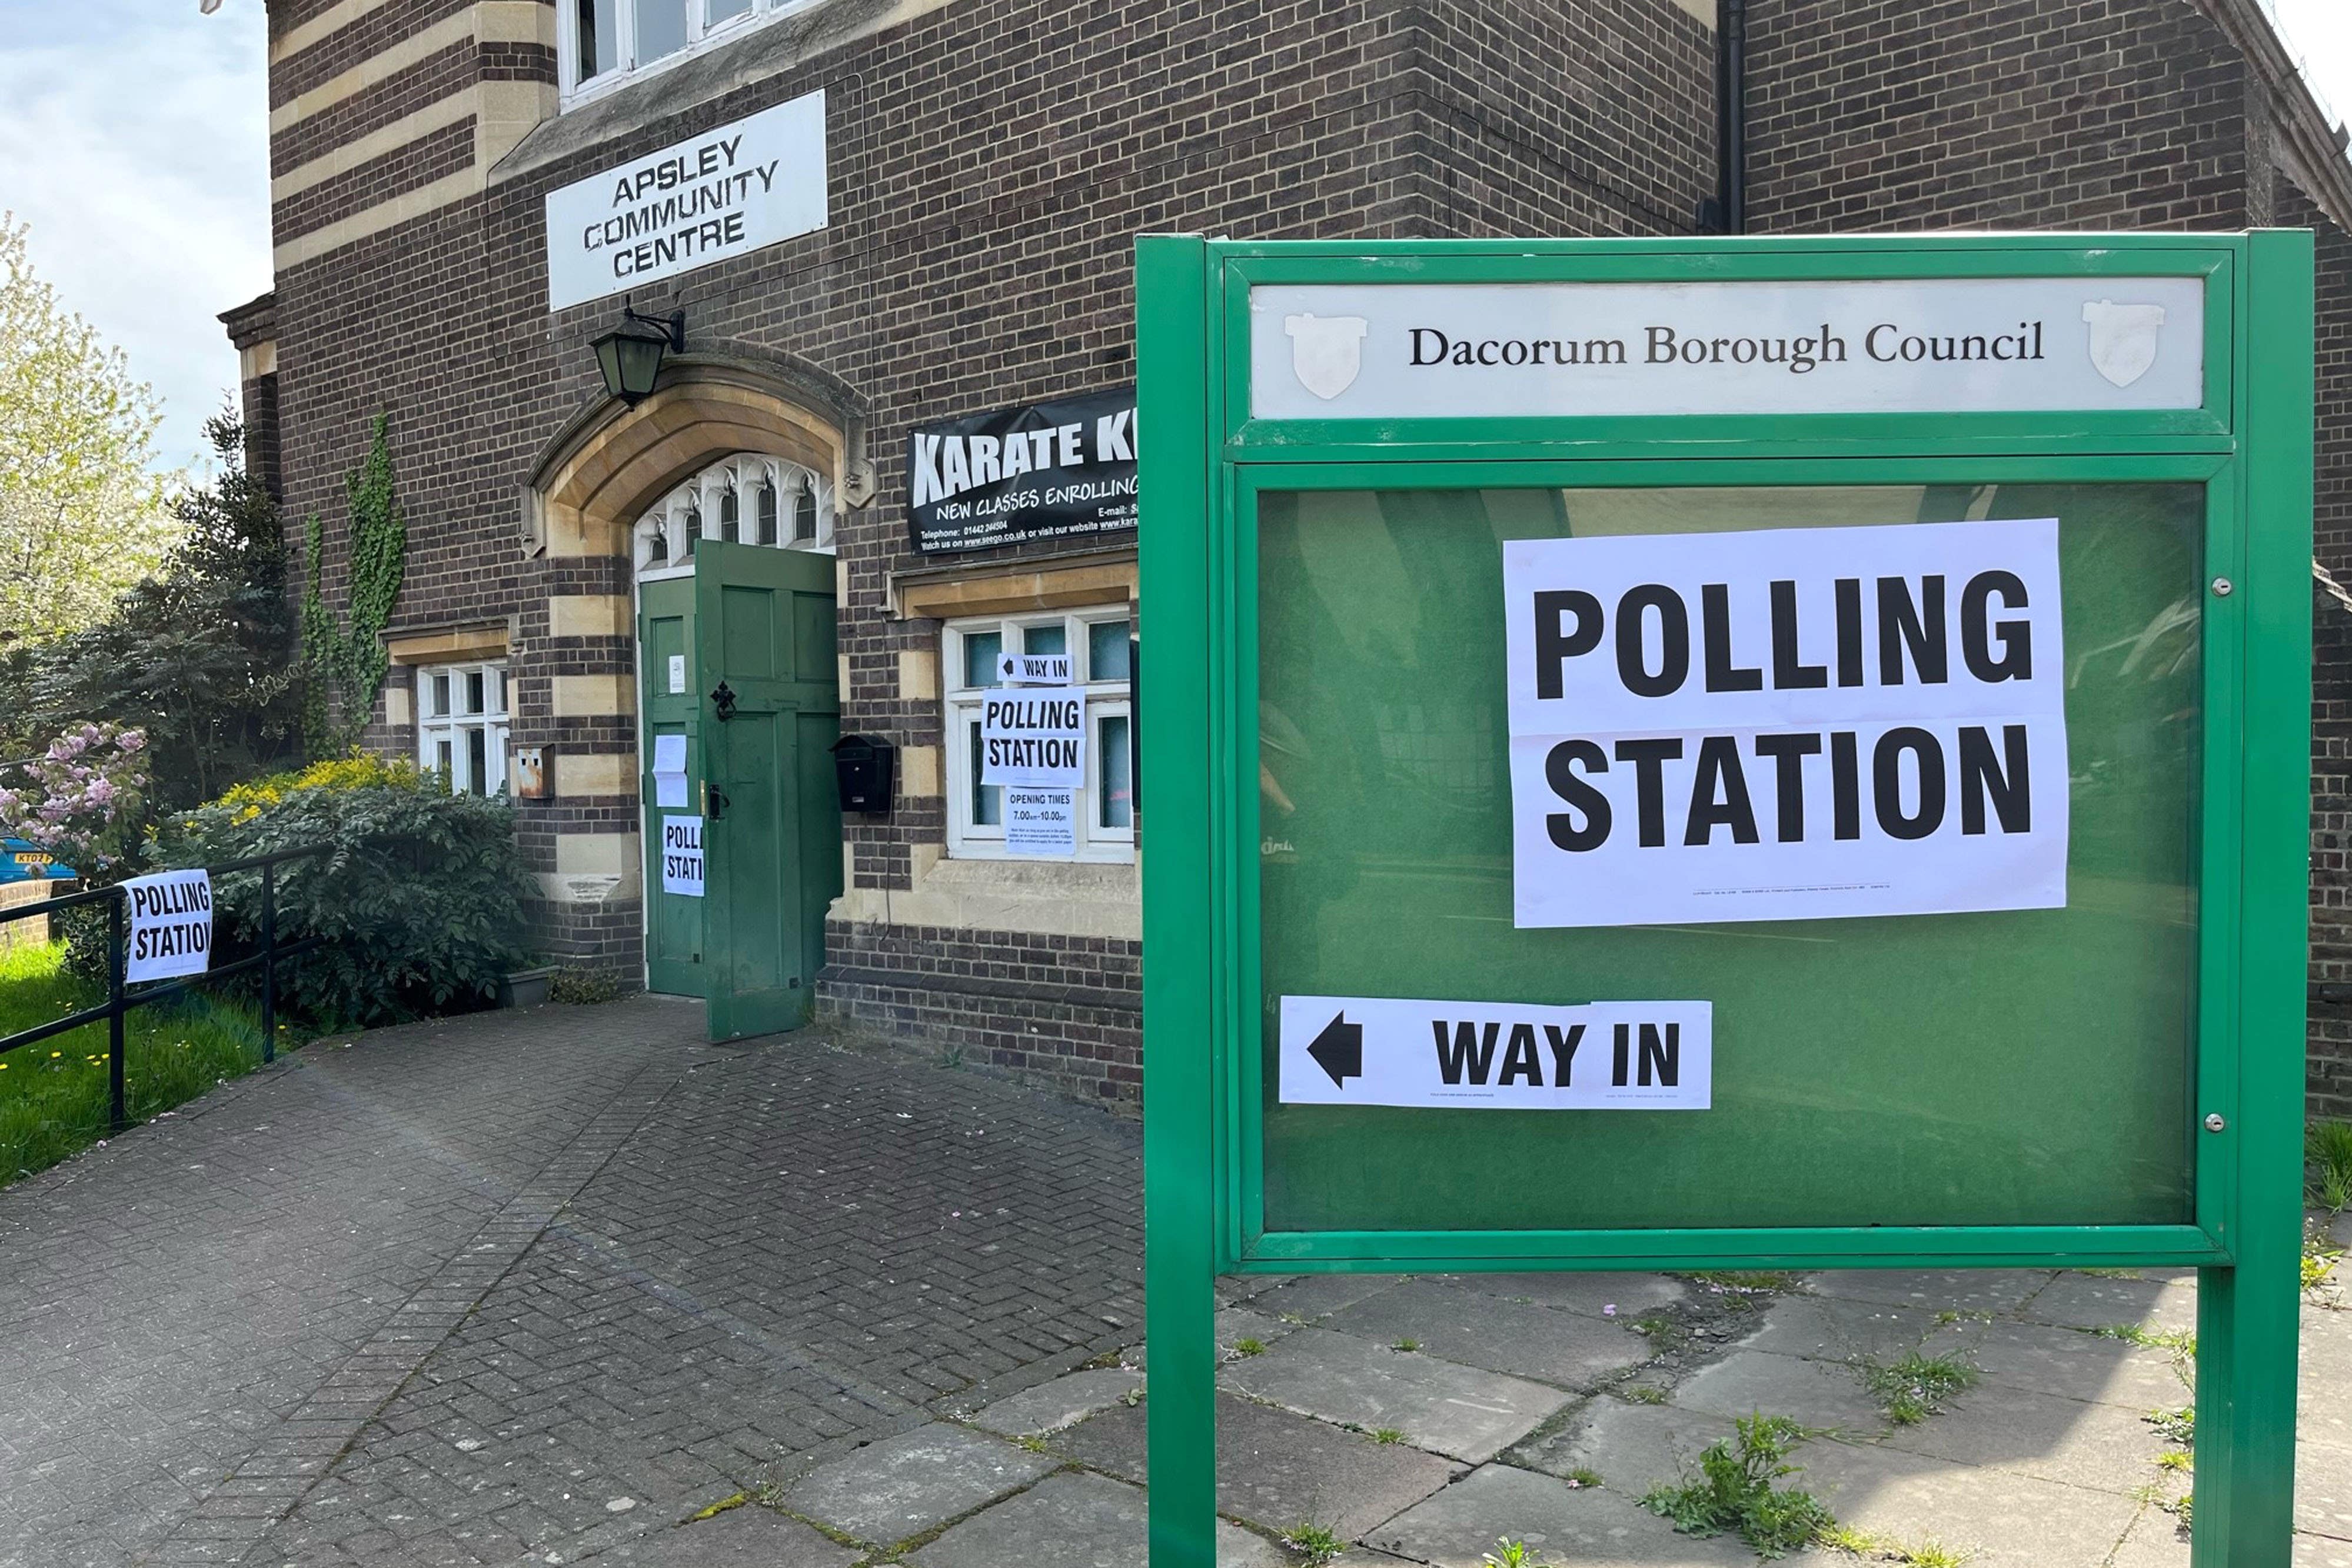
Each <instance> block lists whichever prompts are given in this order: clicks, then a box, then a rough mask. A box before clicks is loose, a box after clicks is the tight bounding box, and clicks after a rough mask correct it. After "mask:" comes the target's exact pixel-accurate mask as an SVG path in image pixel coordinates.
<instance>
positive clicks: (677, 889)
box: [661, 817, 703, 898]
mask: <svg viewBox="0 0 2352 1568" xmlns="http://www.w3.org/2000/svg"><path fill="white" fill-rule="evenodd" d="M661 884H662V891H663V892H664V893H674V894H677V895H679V896H680V897H682V898H700V897H701V896H702V887H703V859H702V819H701V818H700V817H664V818H663V819H662V820H661Z"/></svg>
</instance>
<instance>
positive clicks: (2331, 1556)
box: [2179, 1532, 2352, 1568]
mask: <svg viewBox="0 0 2352 1568" xmlns="http://www.w3.org/2000/svg"><path fill="white" fill-rule="evenodd" d="M2179 1561H2180V1562H2182V1563H2186V1562H2188V1561H2189V1559H2188V1558H2187V1557H2186V1556H2183V1557H2181V1558H2180V1559H2179ZM2290 1561H2292V1563H2294V1568H2352V1541H2338V1540H2336V1538H2335V1537H2333V1536H2327V1535H2305V1534H2302V1533H2300V1532H2298V1533H2297V1534H2296V1536H2295V1538H2294V1557H2293V1558H2292V1559H2291V1560H2290Z"/></svg>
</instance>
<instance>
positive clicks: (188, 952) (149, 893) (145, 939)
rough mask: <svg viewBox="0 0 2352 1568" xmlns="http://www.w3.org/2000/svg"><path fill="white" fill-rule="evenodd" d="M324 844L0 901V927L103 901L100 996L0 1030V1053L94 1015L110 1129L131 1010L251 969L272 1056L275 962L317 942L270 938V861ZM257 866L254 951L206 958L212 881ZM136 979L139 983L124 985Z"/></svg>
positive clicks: (274, 903)
mask: <svg viewBox="0 0 2352 1568" xmlns="http://www.w3.org/2000/svg"><path fill="white" fill-rule="evenodd" d="M328 848H329V846H327V845H324V844H314V845H312V846H310V847H309V848H307V849H299V850H282V851H280V852H278V853H276V854H268V855H255V856H251V857H249V858H247V859H245V860H236V861H227V862H223V863H222V864H220V865H217V866H213V867H210V868H192V869H187V870H181V871H165V872H156V873H152V874H151V875H147V876H141V877H133V878H131V880H129V881H127V882H122V883H116V884H114V885H112V886H110V887H94V888H89V889H86V890H85V891H83V892H80V893H69V894H64V895H62V896H60V897H57V898H51V899H47V900H45V901H43V902H42V903H39V904H25V905H22V906H20V907H18V908H15V909H0V925H5V924H7V923H8V922H10V921H16V920H29V919H33V918H35V917H37V916H45V915H56V914H60V913H63V912H64V911H67V910H70V909H79V908H82V907H86V906H89V905H97V904H102V905H104V906H105V909H106V923H107V928H106V975H107V991H106V1000H105V1001H103V1002H101V1003H100V1004H98V1005H97V1006H95V1007H89V1008H84V1009H80V1010H79V1011H78V1012H73V1013H68V1014H67V1015H66V1016H65V1017H64V1018H60V1019H50V1020H49V1021H48V1022H47V1023H44V1024H36V1025H35V1026H34V1027H32V1028H31V1029H26V1030H18V1031H17V1032H16V1033H15V1034H11V1035H6V1036H0V1056H5V1055H6V1054H7V1053H8V1052H9V1051H19V1050H22V1049H24V1048H25V1047H26V1046H29V1045H38V1044H39V1043H40V1042H41V1041H43V1040H50V1039H54V1038H55V1037H57V1036H58V1035H61V1034H65V1033H68V1032H69V1031H71V1030H78V1029H83V1028H86V1027H88V1026H89V1025H91V1024H95V1023H104V1024H105V1025H106V1026H107V1041H108V1043H107V1055H106V1066H107V1106H108V1116H109V1119H110V1122H111V1124H112V1125H113V1126H114V1128H115V1129H116V1130H117V1131H120V1130H121V1129H122V1128H123V1127H126V1126H128V1125H129V1124H130V1103H129V1102H130V1091H129V1079H128V1068H127V1065H126V1063H125V1061H124V1051H123V1036H124V1029H123V1021H124V1019H126V1018H127V1017H128V1016H129V1014H130V1013H131V1009H135V1008H142V1007H146V1006H149V1005H151V1004H152V1003H156V1002H161V1001H164V1000H168V999H170V998H174V997H178V996H180V995H182V994H183V993H184V992H186V991H187V990H188V989H189V988H191V987H194V986H196V985H199V984H202V983H203V982H205V980H207V979H216V978H220V977H226V976H229V975H236V974H242V973H244V972H245V971H246V970H248V969H255V970H258V971H259V973H260V977H261V1060H262V1061H265V1062H266V1061H275V1060H276V1059H277V1055H278V965H279V964H281V963H284V962H286V961H288V960H289V959H292V958H295V957H299V956H300V955H302V954H304V953H308V952H310V951H311V950H312V949H314V948H316V947H318V946H320V943H321V942H322V941H323V940H324V938H321V937H318V936H305V937H301V938H299V939H298V940H296V941H292V942H280V941H278V867H279V866H281V865H285V864H287V863H288V862H293V861H303V860H308V859H310V858H311V857H312V856H314V855H320V854H324V853H325V852H327V850H328ZM254 871H257V872H259V873H261V888H260V893H261V910H260V915H261V931H260V946H259V950H258V951H256V952H253V953H249V954H247V956H244V957H242V958H237V959H235V960H233V961H232V962H229V963H226V964H219V965H215V963H214V962H213V956H214V950H215V942H214V938H215V935H216V928H215V922H214V903H213V892H214V888H215V885H216V879H217V878H220V877H223V876H226V875H230V874H232V873H241V872H254ZM133 987H139V989H136V990H134V989H132V988H133Z"/></svg>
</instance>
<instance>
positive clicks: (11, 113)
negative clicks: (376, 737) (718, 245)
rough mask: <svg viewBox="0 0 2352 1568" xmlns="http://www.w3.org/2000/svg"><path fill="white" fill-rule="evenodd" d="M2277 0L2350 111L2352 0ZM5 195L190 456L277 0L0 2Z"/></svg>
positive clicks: (218, 393) (253, 166) (259, 277)
mask: <svg viewBox="0 0 2352 1568" xmlns="http://www.w3.org/2000/svg"><path fill="white" fill-rule="evenodd" d="M2264 3H2265V4H2267V5H2270V6H2271V7H2272V9H2273V11H2274V12H2275V13H2276V14H2277V16H2278V20H2279V24H2280V26H2281V30H2282V31H2283V32H2284V34H2285V36H2286V37H2287V39H2288V43H2289V45H2290V47H2292V48H2293V49H2294V52H2295V53H2296V54H2298V55H2299V56H2301V57H2302V58H2303V60H2304V62H2305V69H2306V70H2307V71H2308V73H2309V74H2310V76H2311V78H2312V79H2313V82H2314V84H2315V86H2316V87H2317V88H2318V89H2319V91H2320V93H2321V95H2322V96H2323V97H2324V98H2325V99H2327V100H2328V101H2329V102H2330V103H2331V104H2332V105H2333V106H2334V112H2335V113H2336V115H2337V116H2338V117H2341V116H2343V115H2346V114H2352V0H2264ZM0 38H5V40H6V43H5V47H0V208H6V209H12V210H14V211H15V213H16V215H17V216H18V217H19V218H21V219H25V220H27V221H29V222H30V223H31V224H32V225H33V236H32V254H33V264H34V266H35V267H37V268H38V269H39V271H40V273H41V275H42V276H43V277H47V279H48V280H49V281H50V282H51V283H54V284H56V285H57V287H58V291H59V292H60V293H61V294H62V295H63V296H64V297H65V300H66V303H67V305H68V307H70V308H73V309H75V310H79V311H80V312H81V313H82V314H83V315H84V316H86V317H88V318H89V319H90V321H91V322H92V323H93V324H94V325H95V326H96V327H97V328H98V329H99V330H100V331H101V332H103V333H104V334H105V335H106V337H107V339H108V340H110V341H111V342H113V343H116V344H119V345H120V346H121V348H122V349H123V350H125V351H126V352H127V353H128V354H129V355H130V356H131V369H132V371H134V372H135V373H136V374H138V375H139V376H140V377H142V379H144V380H146V381H148V382H152V383H153V385H154V387H155V390H156V391H157V392H159V393H161V394H162V396H163V402H164V413H165V420H164V425H163V434H162V437H161V439H160V441H159V455H160V456H161V458H162V459H163V462H164V463H165V464H166V465H179V464H182V463H186V462H189V461H190V460H192V459H194V457H196V456H197V455H199V454H200V453H201V451H202V449H203V444H204V439H203V434H202V430H201V427H202V425H203V423H204V421H205V419H206V418H207V417H208V416H209V415H210V414H211V413H212V412H213V411H214V410H215V409H216V408H217V407H219V406H220V403H221V402H222V400H223V398H224V397H225V396H226V395H228V394H229V393H231V392H234V391H235V389H236V352H235V350H232V349H230V348H229V346H228V340H227V339H226V337H225V336H224V335H223V334H222V331H221V327H220V323H219V322H218V321H216V320H215V319H214V318H215V316H217V315H218V314H219V313H220V312H221V311H223V310H226V309H227V308H229V307H231V306H233V305H241V304H243V303H244V302H245V301H246V300H247V299H250V298H253V297H254V296H255V295H257V294H260V293H262V292H264V291H265V290H267V289H268V287H269V286H270V274H269V150H268V89H267V85H266V78H265V74H264V57H263V38H264V32H263V18H262V0H224V3H223V5H222V6H221V9H220V11H219V13H218V14H217V15H215V16H200V15H199V14H198V12H197V9H196V0H0Z"/></svg>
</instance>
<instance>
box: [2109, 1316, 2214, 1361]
mask: <svg viewBox="0 0 2352 1568" xmlns="http://www.w3.org/2000/svg"><path fill="white" fill-rule="evenodd" d="M2083 1332H2084V1333H2087V1334H2090V1335H2091V1336H2092V1337H2094V1338H2095V1339H2119V1340H2122V1341H2123V1342H2124V1343H2126V1344H2136V1345H2140V1346H2142V1347H2144V1348H2146V1349H2148V1350H2168V1351H2170V1352H2171V1353H2172V1354H2175V1355H2195V1354H2197V1336H2196V1335H2195V1334H2193V1333H2187V1332H2185V1331H2182V1330H2179V1329H2145V1328H2142V1327H2140V1326H2139V1324H2137V1323H2108V1324H2106V1325H2105V1327H2102V1328H2095V1329H2084V1331H2083Z"/></svg>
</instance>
